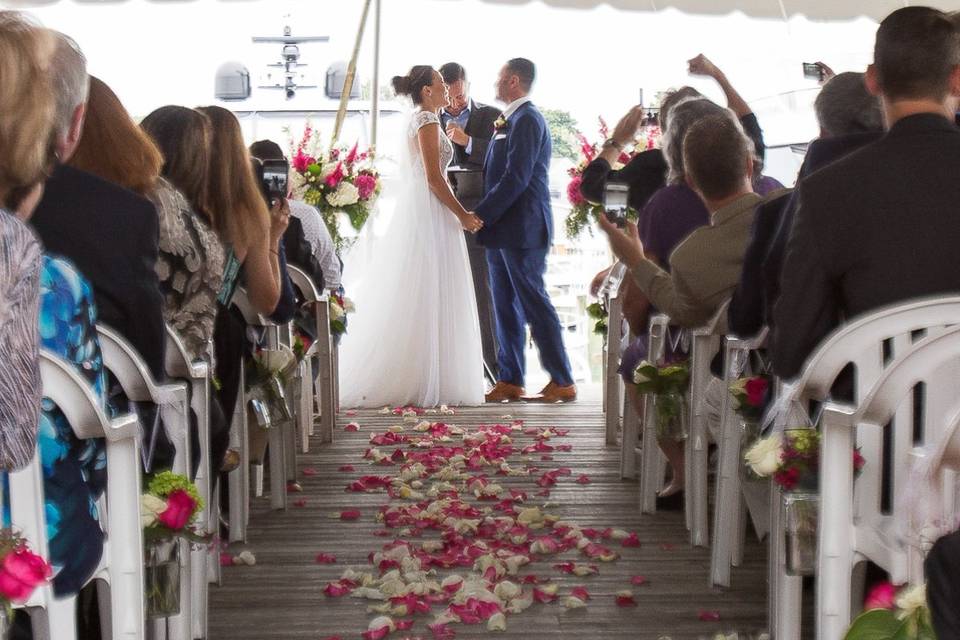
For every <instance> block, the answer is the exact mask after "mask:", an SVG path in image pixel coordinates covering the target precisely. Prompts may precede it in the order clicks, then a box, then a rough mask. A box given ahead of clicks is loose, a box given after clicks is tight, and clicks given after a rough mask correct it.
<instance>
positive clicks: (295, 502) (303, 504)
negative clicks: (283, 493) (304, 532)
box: [293, 498, 307, 508]
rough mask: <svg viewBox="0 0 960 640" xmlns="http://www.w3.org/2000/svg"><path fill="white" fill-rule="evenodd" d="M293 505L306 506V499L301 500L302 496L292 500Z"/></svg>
mask: <svg viewBox="0 0 960 640" xmlns="http://www.w3.org/2000/svg"><path fill="white" fill-rule="evenodd" d="M293 506H295V507H300V508H303V507H305V506H307V501H306V500H303V499H302V498H301V499H300V500H294V501H293Z"/></svg>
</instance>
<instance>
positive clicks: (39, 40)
mask: <svg viewBox="0 0 960 640" xmlns="http://www.w3.org/2000/svg"><path fill="white" fill-rule="evenodd" d="M53 44H54V43H53V39H52V38H51V37H50V36H49V34H46V33H45V32H43V31H41V30H39V29H36V28H34V27H32V26H30V25H29V24H26V23H24V22H21V21H20V20H19V14H16V13H14V12H0V300H2V301H3V307H4V308H3V310H2V311H0V353H3V354H5V355H4V366H2V367H0V469H2V470H4V471H12V470H15V469H19V468H21V467H23V466H24V465H25V464H26V463H28V462H29V461H30V460H31V459H32V457H33V452H34V449H35V446H36V441H37V422H38V420H39V417H40V390H41V388H40V387H41V385H40V364H39V360H40V355H39V349H38V345H39V335H38V324H37V314H38V310H39V303H40V260H41V249H40V244H39V243H38V242H37V239H36V237H34V235H33V233H32V232H31V231H30V229H29V228H28V227H27V226H26V225H24V224H23V223H22V222H20V220H18V219H17V218H16V216H17V215H20V216H22V217H23V216H25V215H26V214H27V213H28V211H32V210H33V207H34V206H36V201H37V199H39V197H40V193H41V192H42V189H43V179H44V177H45V175H46V169H47V162H48V153H47V152H48V149H47V145H46V143H45V141H46V140H47V137H48V136H49V135H50V131H51V130H52V128H53V118H54V108H53V97H52V93H51V87H50V86H49V84H48V83H47V82H45V81H43V78H44V75H45V74H46V73H48V72H47V71H46V70H45V69H44V68H43V66H42V64H41V63H42V62H43V63H49V57H50V53H51V51H52V47H53ZM43 49H46V53H45V54H43V53H42V50H43ZM44 58H46V59H45V60H44ZM21 86H23V87H25V88H26V89H27V90H26V91H21V90H20V89H19V87H21Z"/></svg>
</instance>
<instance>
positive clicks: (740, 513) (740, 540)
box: [730, 494, 750, 567]
mask: <svg viewBox="0 0 960 640" xmlns="http://www.w3.org/2000/svg"><path fill="white" fill-rule="evenodd" d="M749 520H750V517H749V513H748V512H747V502H746V500H744V499H743V495H742V494H741V495H740V499H739V500H737V515H736V520H735V521H736V522H737V526H736V528H735V529H734V534H735V535H734V537H733V551H732V553H731V554H730V564H732V565H733V566H735V567H739V566H740V565H742V564H743V548H744V541H745V540H746V538H747V527H748V526H749Z"/></svg>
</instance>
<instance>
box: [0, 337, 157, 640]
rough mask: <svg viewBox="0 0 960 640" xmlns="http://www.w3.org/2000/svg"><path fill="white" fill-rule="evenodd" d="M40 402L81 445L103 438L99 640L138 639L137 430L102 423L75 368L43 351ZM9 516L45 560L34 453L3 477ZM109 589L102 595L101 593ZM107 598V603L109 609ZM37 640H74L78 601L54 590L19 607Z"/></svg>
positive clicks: (142, 614)
mask: <svg viewBox="0 0 960 640" xmlns="http://www.w3.org/2000/svg"><path fill="white" fill-rule="evenodd" d="M40 375H41V378H42V380H43V395H44V396H45V397H47V398H49V399H50V400H52V401H53V402H54V403H56V405H57V406H58V407H59V408H60V410H61V411H63V413H64V415H65V416H66V418H67V421H68V422H69V423H70V426H71V428H72V429H73V432H74V434H75V435H76V436H77V437H78V438H80V439H81V440H86V439H89V438H105V439H106V452H107V489H106V494H105V496H104V499H103V500H102V501H101V506H103V503H105V508H103V510H102V515H103V517H102V519H101V526H103V528H104V530H105V532H106V534H107V535H106V539H105V541H104V548H103V556H102V558H101V560H100V564H99V566H98V568H97V571H96V572H95V574H94V577H93V579H94V580H99V581H101V582H102V587H104V588H102V589H99V590H98V593H99V594H100V597H101V615H102V616H103V618H102V619H103V620H109V623H110V624H109V626H110V629H109V631H108V633H107V635H105V636H104V637H110V638H113V639H115V640H143V639H144V638H145V636H146V611H145V606H144V585H143V563H144V559H143V530H142V528H141V525H140V454H139V437H140V434H139V424H138V420H137V417H136V416H135V415H132V414H128V415H122V416H118V417H116V418H113V419H112V420H111V419H109V418H107V416H106V415H105V414H104V412H103V410H102V409H101V407H100V405H99V401H98V400H97V398H96V396H95V395H94V392H93V389H92V388H91V387H90V385H89V384H88V383H87V381H86V380H84V379H83V378H81V377H80V376H79V375H78V374H77V373H76V371H74V370H73V367H72V366H71V365H70V364H68V363H66V362H64V361H63V360H61V359H60V358H58V357H57V356H55V355H53V354H51V353H49V352H47V351H41V354H40ZM9 480H10V516H11V521H12V523H13V526H14V527H15V528H17V529H18V530H20V531H21V532H22V534H23V535H24V537H25V538H26V540H27V541H28V542H29V544H30V546H31V547H32V548H33V549H34V551H36V552H38V553H40V554H41V555H43V556H44V557H48V555H49V554H48V545H47V533H46V515H45V507H44V491H43V479H42V475H41V467H40V460H39V452H38V453H37V454H36V455H35V457H34V460H33V461H32V462H31V463H30V464H29V465H28V466H27V467H26V468H24V469H21V470H20V471H16V472H13V473H11V474H9ZM106 587H108V588H106ZM107 597H109V604H107ZM24 608H25V609H26V611H27V612H28V613H29V614H30V617H31V622H32V626H33V632H34V633H33V637H34V638H35V639H36V640H76V638H77V628H76V597H70V598H57V597H55V596H54V595H53V589H52V587H50V586H49V585H48V586H44V587H41V588H39V589H37V590H36V591H35V592H34V593H33V595H32V596H31V598H30V599H29V600H28V601H27V602H26V603H25V604H24Z"/></svg>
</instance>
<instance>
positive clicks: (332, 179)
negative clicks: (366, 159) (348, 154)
mask: <svg viewBox="0 0 960 640" xmlns="http://www.w3.org/2000/svg"><path fill="white" fill-rule="evenodd" d="M343 176H344V173H343V163H342V162H338V163H337V166H336V167H335V168H334V170H333V171H332V172H331V173H330V175H328V176H327V178H326V180H324V182H325V183H326V185H327V186H328V187H330V188H331V189H336V188H337V187H338V186H340V183H341V182H343Z"/></svg>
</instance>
